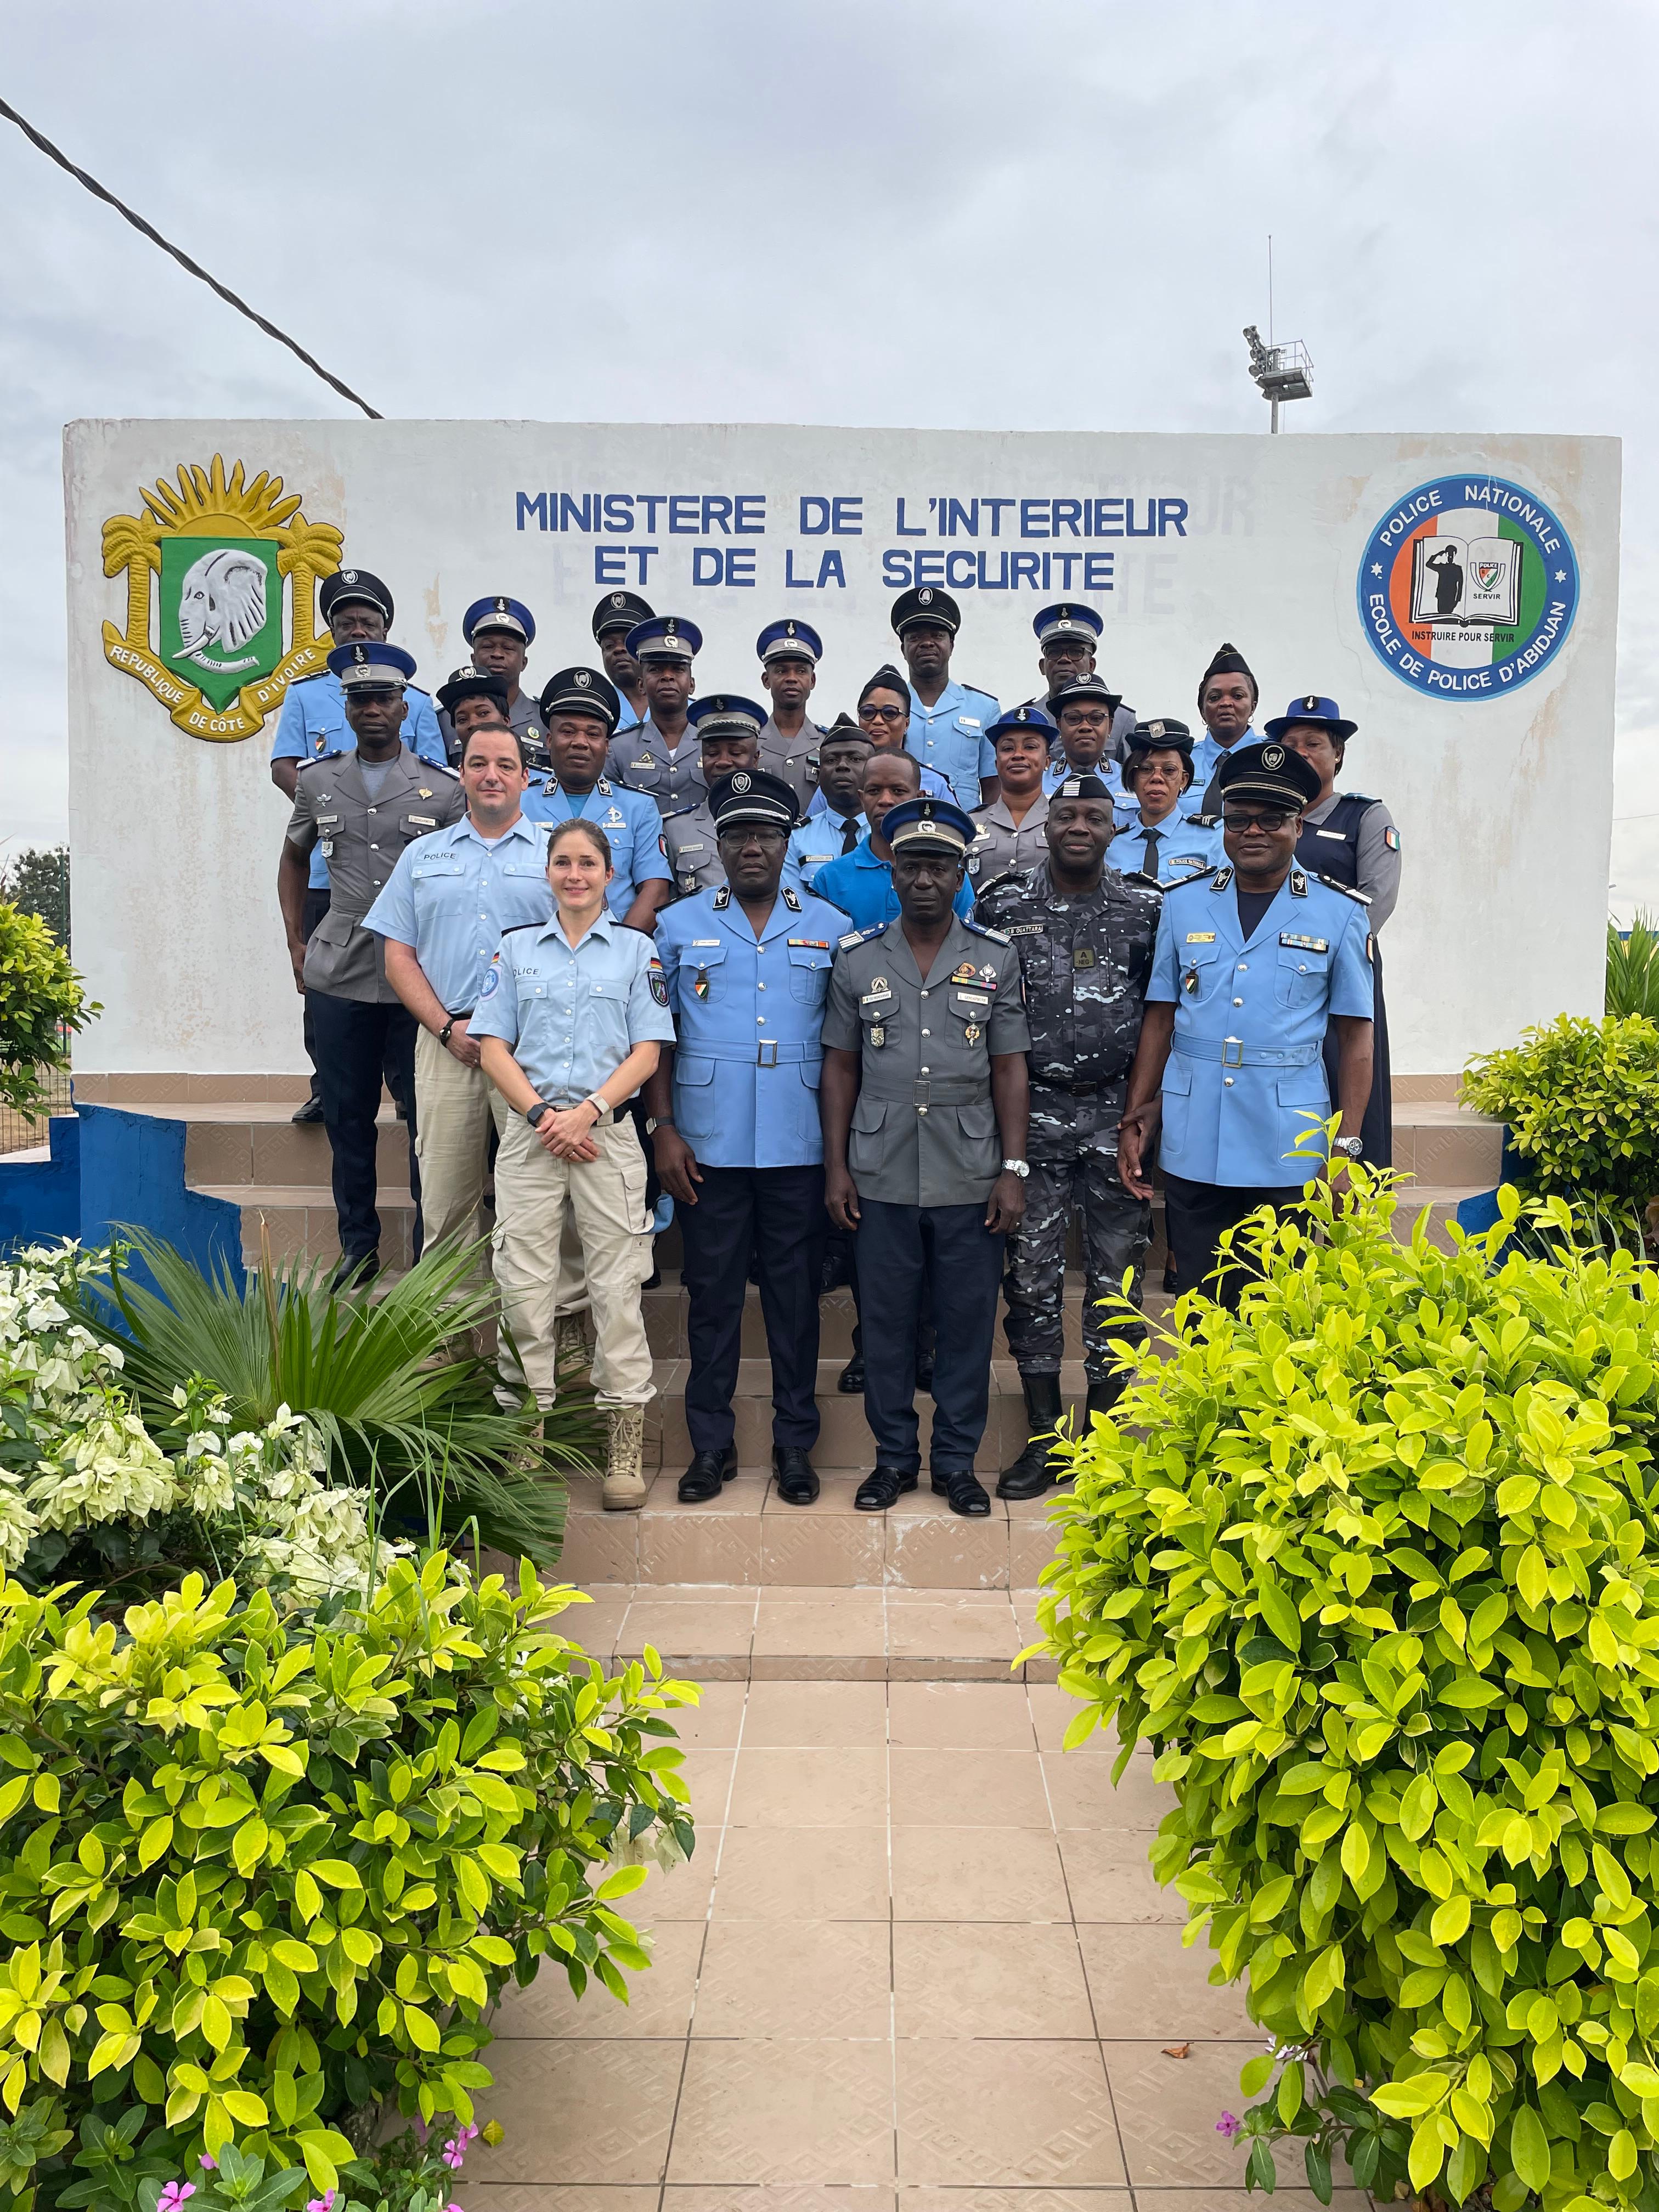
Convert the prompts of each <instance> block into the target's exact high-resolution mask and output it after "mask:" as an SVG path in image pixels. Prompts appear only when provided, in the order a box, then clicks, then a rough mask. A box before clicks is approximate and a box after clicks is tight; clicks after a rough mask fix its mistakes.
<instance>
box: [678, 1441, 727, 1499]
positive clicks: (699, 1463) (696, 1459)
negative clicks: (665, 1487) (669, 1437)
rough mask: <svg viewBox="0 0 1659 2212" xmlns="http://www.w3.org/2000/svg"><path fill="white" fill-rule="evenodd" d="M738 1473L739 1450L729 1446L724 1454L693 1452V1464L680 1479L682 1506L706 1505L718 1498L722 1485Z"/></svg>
mask: <svg viewBox="0 0 1659 2212" xmlns="http://www.w3.org/2000/svg"><path fill="white" fill-rule="evenodd" d="M737 1471H738V1448H737V1446H736V1445H735V1444H727V1446H726V1449H725V1450H724V1451H723V1452H717V1451H701V1452H693V1453H692V1455H691V1464H690V1467H688V1468H686V1470H685V1473H684V1474H683V1475H682V1476H681V1477H680V1504H682V1505H706V1504H708V1501H709V1499H710V1498H718V1497H719V1496H720V1486H721V1484H722V1483H726V1482H730V1481H731V1480H732V1476H733V1475H734V1474H736V1473H737Z"/></svg>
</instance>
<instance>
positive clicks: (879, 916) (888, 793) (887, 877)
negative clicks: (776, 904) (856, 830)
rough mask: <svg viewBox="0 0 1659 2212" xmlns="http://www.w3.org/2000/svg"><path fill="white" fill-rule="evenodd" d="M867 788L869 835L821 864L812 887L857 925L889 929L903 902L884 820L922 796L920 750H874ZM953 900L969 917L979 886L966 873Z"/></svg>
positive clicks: (963, 915) (866, 774)
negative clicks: (895, 884) (895, 880)
mask: <svg viewBox="0 0 1659 2212" xmlns="http://www.w3.org/2000/svg"><path fill="white" fill-rule="evenodd" d="M863 793H864V817H865V820H866V822H868V823H869V824H870V834H869V836H867V837H864V838H861V839H860V842H858V843H857V844H856V845H855V846H854V848H853V849H852V851H851V852H850V853H847V854H842V857H841V858H840V859H838V860H830V861H829V862H828V863H827V864H826V865H825V866H823V867H821V868H820V869H819V870H818V872H817V875H816V876H815V877H814V878H813V879H812V890H813V895H814V896H816V897H817V898H821V899H828V900H829V903H830V905H831V906H838V907H839V908H841V910H842V913H843V914H844V915H848V916H849V917H850V919H851V921H852V924H853V927H854V929H884V928H885V927H887V924H888V923H889V922H890V921H897V920H898V914H899V902H898V894H897V892H896V890H894V889H893V848H892V847H891V846H890V844H889V843H888V842H887V840H886V839H885V838H884V836H882V834H881V825H882V823H883V822H884V820H885V819H886V817H887V815H888V813H889V812H890V810H891V809H892V808H893V807H895V806H900V805H903V803H904V802H905V801H906V800H907V799H915V798H916V797H917V796H918V788H917V763H916V758H915V754H914V753H877V754H874V755H873V756H872V758H871V759H870V760H869V762H868V763H866V767H865V770H864V786H863ZM951 804H952V805H954V804H955V802H954V800H953V801H952V802H951ZM951 905H952V907H953V908H954V909H955V911H956V914H957V918H958V920H960V921H966V920H967V919H968V917H969V915H970V914H971V913H972V912H973V910H974V887H973V885H972V884H970V883H969V880H968V878H967V877H966V875H964V876H963V878H962V881H961V883H960V884H958V885H957V890H956V895H955V896H954V897H953V898H952V900H951Z"/></svg>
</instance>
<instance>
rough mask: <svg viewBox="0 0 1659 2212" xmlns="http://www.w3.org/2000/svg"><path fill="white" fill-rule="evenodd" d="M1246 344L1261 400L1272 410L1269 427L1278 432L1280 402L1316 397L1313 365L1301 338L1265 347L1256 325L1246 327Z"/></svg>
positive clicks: (1251, 372) (1251, 324) (1251, 369)
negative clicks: (1265, 401) (1314, 394)
mask: <svg viewBox="0 0 1659 2212" xmlns="http://www.w3.org/2000/svg"><path fill="white" fill-rule="evenodd" d="M1244 343H1246V345H1248V346H1249V349H1250V374H1251V375H1252V376H1253V377H1254V378H1255V383H1256V388H1257V389H1258V391H1260V392H1261V397H1262V398H1264V399H1265V400H1267V402H1268V404H1269V405H1270V406H1271V407H1272V409H1273V415H1272V418H1271V421H1270V422H1269V425H1268V428H1270V429H1271V430H1272V431H1273V432H1275V433H1276V432H1277V431H1278V428H1279V402H1280V400H1282V399H1311V398H1313V363H1312V362H1311V361H1310V360H1309V358H1308V349H1307V347H1306V346H1304V344H1303V343H1302V341H1301V339H1300V338H1291V339H1290V340H1288V341H1287V342H1286V343H1284V344H1282V345H1273V344H1268V345H1264V344H1263V343H1262V342H1261V331H1259V330H1257V328H1256V326H1255V324H1254V323H1250V324H1248V325H1246V327H1245V331H1244Z"/></svg>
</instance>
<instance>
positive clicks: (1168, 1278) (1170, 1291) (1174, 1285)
mask: <svg viewBox="0 0 1659 2212" xmlns="http://www.w3.org/2000/svg"><path fill="white" fill-rule="evenodd" d="M295 1118H296V1119H297V1118H298V1117H297V1116H296V1117H295ZM1180 1288H1181V1285H1180V1284H1179V1283H1178V1282H1177V1281H1176V1271H1175V1261H1173V1260H1171V1261H1170V1262H1169V1264H1168V1266H1167V1267H1165V1268H1164V1296H1165V1297H1174V1296H1175V1294H1176V1291H1178V1290H1179V1289H1180Z"/></svg>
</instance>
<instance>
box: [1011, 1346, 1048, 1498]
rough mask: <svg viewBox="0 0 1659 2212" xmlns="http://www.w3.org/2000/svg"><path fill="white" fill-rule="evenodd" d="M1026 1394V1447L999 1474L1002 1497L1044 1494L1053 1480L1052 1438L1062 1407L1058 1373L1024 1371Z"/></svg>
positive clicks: (1020, 1384)
mask: <svg viewBox="0 0 1659 2212" xmlns="http://www.w3.org/2000/svg"><path fill="white" fill-rule="evenodd" d="M1019 1387H1020V1389H1022V1390H1023V1391H1024V1394H1025V1426H1026V1430H1027V1432H1028V1435H1027V1442H1026V1445H1025V1449H1024V1451H1023V1452H1022V1453H1021V1454H1020V1455H1019V1457H1018V1459H1017V1460H1016V1461H1015V1462H1014V1463H1013V1465H1012V1467H1009V1468H1004V1469H1003V1471H1002V1473H1001V1474H1000V1475H999V1476H998V1477H997V1496H998V1497H999V1498H1041V1497H1042V1493H1043V1492H1044V1491H1045V1490H1047V1489H1048V1488H1049V1487H1050V1486H1051V1485H1052V1484H1053V1482H1054V1476H1053V1475H1052V1474H1050V1473H1049V1471H1048V1453H1049V1449H1050V1443H1049V1438H1050V1435H1051V1432H1052V1431H1053V1430H1054V1427H1055V1426H1056V1425H1057V1424H1058V1422H1059V1420H1060V1413H1061V1411H1062V1407H1061V1402H1060V1377H1059V1376H1058V1375H1022V1376H1020V1378H1019Z"/></svg>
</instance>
